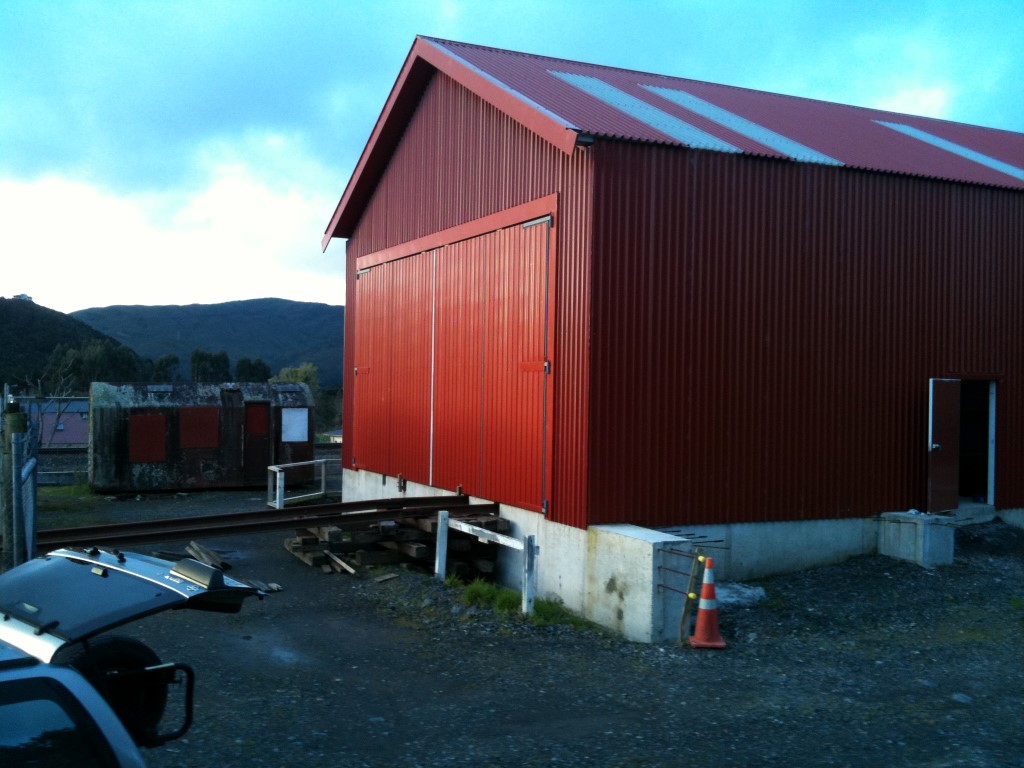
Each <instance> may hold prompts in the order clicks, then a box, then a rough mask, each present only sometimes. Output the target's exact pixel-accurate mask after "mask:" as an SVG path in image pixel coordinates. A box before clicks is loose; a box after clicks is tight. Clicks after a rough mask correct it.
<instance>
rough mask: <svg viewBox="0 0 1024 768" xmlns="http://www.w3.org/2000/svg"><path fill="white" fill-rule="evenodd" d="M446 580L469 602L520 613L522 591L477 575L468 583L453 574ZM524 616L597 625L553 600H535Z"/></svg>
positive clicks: (540, 622)
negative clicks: (531, 610)
mask: <svg viewBox="0 0 1024 768" xmlns="http://www.w3.org/2000/svg"><path fill="white" fill-rule="evenodd" d="M445 584H446V585H447V586H449V587H453V588H456V589H461V590H462V593H461V595H459V599H460V600H461V601H462V602H463V603H464V604H466V605H469V606H474V607H478V608H489V609H491V610H493V611H495V612H496V613H499V614H502V615H504V616H506V617H508V618H512V617H513V616H518V615H519V612H520V610H521V609H522V605H523V597H522V594H521V593H519V592H517V591H516V590H514V589H509V588H508V587H502V586H499V585H497V584H494V583H492V582H489V581H484V580H483V579H474V580H473V581H471V582H470V583H469V584H464V583H463V582H461V581H460V580H459V579H457V578H454V577H451V576H449V577H448V578H447V579H445ZM523 618H524V620H526V621H529V622H530V623H531V624H535V625H537V626H540V627H550V626H556V625H568V626H571V627H574V628H576V629H593V628H594V626H595V625H594V624H592V623H591V622H589V621H587V620H586V619H582V618H580V617H579V616H577V615H576V614H574V613H573V612H572V611H570V610H569V609H567V608H566V607H565V606H563V605H562V604H561V603H558V602H555V601H554V600H543V599H536V600H534V601H533V613H532V614H531V615H529V616H524V617H523Z"/></svg>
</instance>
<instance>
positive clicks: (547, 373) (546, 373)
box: [544, 360, 551, 376]
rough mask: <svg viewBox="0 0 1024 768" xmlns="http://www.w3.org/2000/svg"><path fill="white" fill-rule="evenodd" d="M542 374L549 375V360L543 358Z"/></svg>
mask: <svg viewBox="0 0 1024 768" xmlns="http://www.w3.org/2000/svg"><path fill="white" fill-rule="evenodd" d="M544 374H545V375H547V376H550V375H551V361H550V360H545V361H544Z"/></svg>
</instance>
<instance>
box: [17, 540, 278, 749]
mask: <svg viewBox="0 0 1024 768" xmlns="http://www.w3.org/2000/svg"><path fill="white" fill-rule="evenodd" d="M251 596H256V597H260V598H262V597H263V593H262V592H261V591H260V590H259V589H257V588H256V587H253V586H251V585H249V584H246V583H244V582H241V581H238V580H235V579H232V578H229V577H228V576H226V575H225V574H224V572H223V571H221V570H219V569H218V568H215V567H213V566H211V565H208V564H206V563H202V562H199V561H198V560H193V559H190V558H185V559H182V560H178V561H176V562H171V561H169V560H163V559H160V558H156V557H151V556H148V555H142V554H137V553H130V552H120V551H118V550H116V549H113V550H111V549H100V548H98V547H90V548H67V549H58V550H55V551H53V552H50V553H49V554H47V555H44V556H41V557H37V558H35V559H33V560H30V561H28V562H26V563H23V564H22V565H19V566H17V567H15V568H12V569H11V570H9V571H7V572H6V573H3V574H0V765H3V766H20V765H32V766H64V765H74V766H76V768H81V767H82V766H142V765H145V762H144V759H143V757H142V752H141V751H140V747H143V748H149V747H156V746H159V745H161V744H164V743H166V742H168V741H170V740H172V739H176V738H179V737H181V736H183V735H184V734H185V733H186V732H187V731H188V729H189V727H190V726H191V724H192V714H193V707H192V703H193V695H194V689H195V673H194V671H193V669H192V668H191V667H190V666H188V665H187V664H183V663H177V662H172V663H164V662H162V661H161V660H160V658H159V656H158V655H157V654H156V652H155V651H153V650H152V649H151V648H149V646H147V645H145V644H144V643H142V642H140V641H139V640H136V639H134V638H131V637H127V636H123V635H117V634H108V633H109V631H110V630H112V629H116V628H117V627H120V626H123V625H125V624H127V623H130V622H132V621H135V620H137V619H140V618H142V617H144V616H149V615H152V614H154V613H158V612H160V611H165V610H177V609H183V608H184V609H193V610H205V611H216V612H223V613H237V612H238V611H240V610H241V608H242V604H243V602H244V601H245V600H246V598H248V597H251ZM172 686H173V687H174V690H175V693H176V694H178V695H175V696H174V697H173V699H174V701H176V702H178V701H180V703H181V704H182V712H181V713H180V714H179V715H177V716H171V717H170V718H165V715H166V714H167V713H166V710H167V706H168V701H169V700H170V699H171V698H172V697H171V695H170V693H171V691H172ZM167 719H170V720H172V721H173V726H174V727H169V726H168V725H167Z"/></svg>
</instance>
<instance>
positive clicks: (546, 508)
mask: <svg viewBox="0 0 1024 768" xmlns="http://www.w3.org/2000/svg"><path fill="white" fill-rule="evenodd" d="M540 511H541V512H542V513H543V514H545V515H546V514H547V513H548V512H550V511H551V502H550V501H548V500H547V499H544V501H542V502H541V504H540Z"/></svg>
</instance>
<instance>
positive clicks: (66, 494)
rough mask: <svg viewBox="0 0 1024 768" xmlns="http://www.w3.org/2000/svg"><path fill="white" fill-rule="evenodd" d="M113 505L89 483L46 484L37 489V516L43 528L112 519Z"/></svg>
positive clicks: (96, 523) (89, 523)
mask: <svg viewBox="0 0 1024 768" xmlns="http://www.w3.org/2000/svg"><path fill="white" fill-rule="evenodd" d="M110 517H111V515H110V505H109V503H108V502H107V501H106V500H105V499H104V497H103V496H101V495H99V494H96V493H93V490H92V488H90V487H89V484H88V483H85V482H80V483H76V484H74V485H43V486H39V488H38V489H37V492H36V519H37V524H38V526H39V527H40V528H65V527H68V526H75V525H98V524H102V523H108V522H112V520H110Z"/></svg>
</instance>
